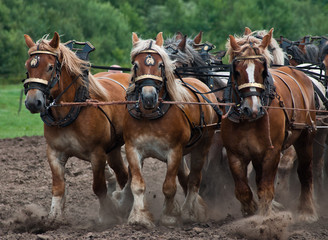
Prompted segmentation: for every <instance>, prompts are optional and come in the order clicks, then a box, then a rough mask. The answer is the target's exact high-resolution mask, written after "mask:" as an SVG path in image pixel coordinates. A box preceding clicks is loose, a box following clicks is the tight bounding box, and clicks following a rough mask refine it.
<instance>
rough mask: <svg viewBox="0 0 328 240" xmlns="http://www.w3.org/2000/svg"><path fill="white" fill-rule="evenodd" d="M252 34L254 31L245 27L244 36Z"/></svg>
mask: <svg viewBox="0 0 328 240" xmlns="http://www.w3.org/2000/svg"><path fill="white" fill-rule="evenodd" d="M251 33H252V30H251V29H250V28H249V27H245V32H244V35H250V34H251Z"/></svg>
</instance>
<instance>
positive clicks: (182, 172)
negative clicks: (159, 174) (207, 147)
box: [178, 158, 190, 196]
mask: <svg viewBox="0 0 328 240" xmlns="http://www.w3.org/2000/svg"><path fill="white" fill-rule="evenodd" d="M186 161H187V160H186V159H185V158H182V161H181V163H180V166H179V170H178V180H179V183H180V185H181V187H182V189H183V193H184V195H185V196H186V195H187V188H188V176H189V173H190V171H189V168H188V165H187V162H186Z"/></svg>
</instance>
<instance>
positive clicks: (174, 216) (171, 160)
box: [161, 148, 186, 226]
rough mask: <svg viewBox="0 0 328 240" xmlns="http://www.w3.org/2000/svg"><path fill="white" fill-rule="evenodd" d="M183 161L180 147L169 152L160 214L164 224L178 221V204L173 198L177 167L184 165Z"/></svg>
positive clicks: (167, 224) (168, 224) (175, 187)
mask: <svg viewBox="0 0 328 240" xmlns="http://www.w3.org/2000/svg"><path fill="white" fill-rule="evenodd" d="M183 162H184V159H182V149H181V148H178V149H175V150H173V151H171V154H170V155H169V156H168V159H167V171H166V177H165V180H164V183H163V193H164V196H165V200H164V207H163V212H162V216H161V224H163V225H166V226H175V225H177V224H178V223H179V222H178V221H179V219H178V218H179V217H180V205H179V203H178V202H177V201H176V200H175V194H176V192H177V184H176V177H177V174H178V171H179V169H180V168H181V167H186V166H184V164H185V163H183Z"/></svg>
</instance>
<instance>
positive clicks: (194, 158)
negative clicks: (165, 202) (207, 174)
mask: <svg viewBox="0 0 328 240" xmlns="http://www.w3.org/2000/svg"><path fill="white" fill-rule="evenodd" d="M208 148H209V146H203V147H202V149H199V148H196V149H194V150H192V152H191V161H190V174H189V177H188V192H187V196H186V199H185V201H184V203H183V205H182V209H181V217H182V220H183V221H184V222H190V221H191V222H204V221H206V220H207V219H208V216H207V207H206V204H205V202H204V200H203V199H202V197H201V196H200V195H199V194H198V191H199V187H200V181H201V177H202V168H203V165H204V163H205V160H206V157H207V152H208Z"/></svg>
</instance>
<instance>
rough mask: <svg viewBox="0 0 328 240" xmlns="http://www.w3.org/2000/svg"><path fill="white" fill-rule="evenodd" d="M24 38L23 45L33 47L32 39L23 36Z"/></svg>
mask: <svg viewBox="0 0 328 240" xmlns="http://www.w3.org/2000/svg"><path fill="white" fill-rule="evenodd" d="M24 38H25V43H26V45H27V46H28V47H29V48H31V47H33V46H35V43H34V41H33V40H32V38H31V37H30V36H29V35H27V34H24Z"/></svg>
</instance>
